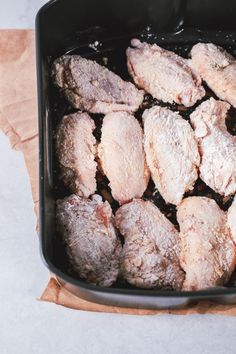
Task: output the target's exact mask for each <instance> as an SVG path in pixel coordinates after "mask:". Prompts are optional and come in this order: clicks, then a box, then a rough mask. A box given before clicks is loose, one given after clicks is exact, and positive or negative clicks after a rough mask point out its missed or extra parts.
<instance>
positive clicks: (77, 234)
mask: <svg viewBox="0 0 236 354" xmlns="http://www.w3.org/2000/svg"><path fill="white" fill-rule="evenodd" d="M56 215H57V227H58V230H59V231H60V232H61V233H62V235H63V238H64V241H65V244H66V249H67V254H68V256H69V259H70V263H71V265H72V267H73V268H74V270H75V271H76V272H77V273H78V275H79V276H80V277H81V278H82V279H85V280H86V281H87V282H88V283H91V284H95V285H100V286H111V285H112V284H113V283H114V282H115V281H116V279H117V276H118V273H119V267H120V255H121V250H122V247H121V243H120V241H119V239H118V238H117V236H116V231H115V228H114V226H113V216H112V211H111V207H110V205H109V204H108V203H107V202H105V203H103V202H102V198H101V197H100V196H98V195H94V196H93V197H92V200H90V199H83V198H80V197H78V196H76V195H71V196H70V197H67V198H65V199H64V200H59V201H58V202H57V212H56Z"/></svg>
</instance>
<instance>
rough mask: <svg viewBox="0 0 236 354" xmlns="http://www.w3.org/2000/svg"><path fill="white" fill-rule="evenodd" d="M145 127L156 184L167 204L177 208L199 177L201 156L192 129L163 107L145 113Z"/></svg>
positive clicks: (146, 148)
mask: <svg viewBox="0 0 236 354" xmlns="http://www.w3.org/2000/svg"><path fill="white" fill-rule="evenodd" d="M143 125H144V147H145V152H146V158H147V164H148V167H149V169H150V171H151V175H152V178H153V181H154V183H155V185H156V187H157V189H158V190H159V192H160V193H161V195H162V197H163V198H164V199H165V201H166V202H167V203H172V204H176V205H177V204H179V203H180V202H181V200H182V198H183V195H184V193H185V192H187V191H189V190H191V189H193V186H194V183H195V181H196V179H197V177H198V171H197V168H198V166H199V164H200V157H199V153H198V147H197V142H196V140H195V137H194V133H193V131H192V128H191V126H190V124H189V123H188V122H187V121H185V120H184V119H183V118H182V117H181V116H180V115H179V114H178V113H177V112H172V111H171V110H169V109H167V108H163V107H159V106H154V107H152V108H151V109H148V110H146V111H145V112H144V114H143Z"/></svg>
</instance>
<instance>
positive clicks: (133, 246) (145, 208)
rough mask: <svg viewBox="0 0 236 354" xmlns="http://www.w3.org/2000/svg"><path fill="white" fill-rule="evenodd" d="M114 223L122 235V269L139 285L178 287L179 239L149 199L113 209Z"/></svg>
mask: <svg viewBox="0 0 236 354" xmlns="http://www.w3.org/2000/svg"><path fill="white" fill-rule="evenodd" d="M115 221H116V226H117V227H118V228H119V230H120V232H121V234H122V235H123V236H124V238H125V243H124V246H123V256H122V261H121V272H122V275H123V277H124V278H125V279H126V280H127V281H128V282H129V283H130V284H132V285H135V286H138V287H140V288H163V289H175V290H180V289H181V288H182V284H183V281H184V272H183V271H182V269H181V268H180V264H179V254H180V239H179V233H178V232H177V231H176V229H175V227H174V225H172V223H171V222H170V221H169V220H168V219H166V217H165V216H164V215H163V214H162V213H161V212H160V210H159V209H158V208H157V207H156V206H155V205H154V204H152V203H151V202H149V201H146V202H145V201H143V200H141V199H136V200H133V201H132V202H131V203H129V204H125V205H123V206H122V207H121V208H120V209H118V211H117V212H116V216H115Z"/></svg>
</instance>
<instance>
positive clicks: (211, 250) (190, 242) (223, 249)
mask: <svg viewBox="0 0 236 354" xmlns="http://www.w3.org/2000/svg"><path fill="white" fill-rule="evenodd" d="M177 219H178V222H179V225H180V238H181V256H180V264H181V266H182V268H183V269H184V271H185V272H186V279H185V281H184V285H183V290H200V289H204V288H209V287H213V286H217V285H218V286H220V285H224V284H225V283H226V282H227V281H228V280H229V277H230V275H231V273H232V271H233V270H234V267H235V260H236V249H235V245H234V242H233V240H232V238H231V234H230V230H229V228H228V227H227V225H226V214H225V213H224V212H223V210H221V209H220V208H219V207H218V205H217V204H216V202H215V201H214V200H213V199H209V198H205V197H190V198H186V199H184V200H183V202H182V203H181V204H180V205H179V206H178V211H177Z"/></svg>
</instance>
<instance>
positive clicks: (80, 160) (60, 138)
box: [56, 112, 97, 198]
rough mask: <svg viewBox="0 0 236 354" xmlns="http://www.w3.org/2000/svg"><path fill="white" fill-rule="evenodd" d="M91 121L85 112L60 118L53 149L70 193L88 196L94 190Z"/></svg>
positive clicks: (93, 153)
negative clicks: (54, 148)
mask: <svg viewBox="0 0 236 354" xmlns="http://www.w3.org/2000/svg"><path fill="white" fill-rule="evenodd" d="M94 129H95V124H94V121H93V120H92V119H91V118H90V116H89V115H88V114H87V113H80V112H78V113H74V114H71V115H68V116H65V117H63V119H62V121H61V123H60V124H59V127H58V129H57V133H56V152H57V157H58V161H59V164H60V167H61V176H62V179H63V181H64V184H65V185H66V186H67V187H69V189H70V190H71V192H72V193H75V194H77V195H79V196H81V197H86V198H87V197H89V196H90V195H91V194H94V193H95V191H96V179H95V176H96V169H97V163H96V162H95V154H96V139H95V137H94V136H93V130H94Z"/></svg>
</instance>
